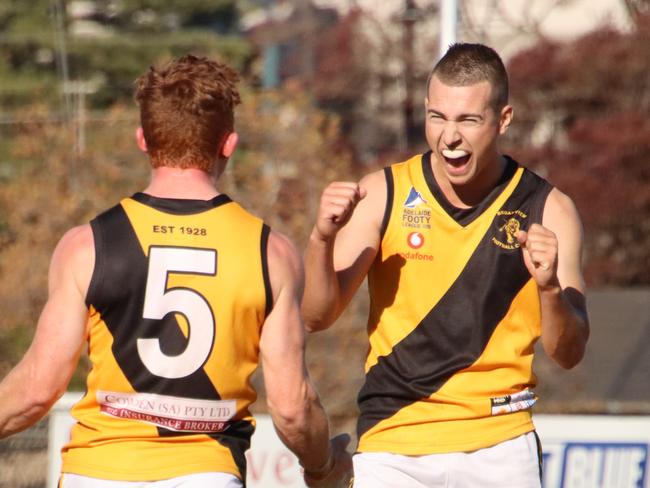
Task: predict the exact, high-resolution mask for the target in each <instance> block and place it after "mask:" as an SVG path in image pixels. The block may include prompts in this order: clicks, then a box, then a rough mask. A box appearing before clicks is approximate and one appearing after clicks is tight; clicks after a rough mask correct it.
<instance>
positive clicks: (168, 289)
mask: <svg viewBox="0 0 650 488" xmlns="http://www.w3.org/2000/svg"><path fill="white" fill-rule="evenodd" d="M91 227H92V231H93V236H94V241H95V268H94V271H93V276H92V279H91V283H90V286H89V290H88V294H87V298H86V302H87V305H88V309H89V320H88V354H89V359H90V362H91V370H90V373H89V374H88V378H87V392H86V394H85V396H84V397H83V399H82V400H81V401H80V402H79V403H78V404H77V405H75V406H74V408H73V409H72V414H73V416H74V418H75V419H76V424H75V425H74V426H73V428H72V433H71V439H70V442H69V443H68V444H67V445H66V446H65V447H64V448H63V467H62V470H63V472H68V473H76V474H80V475H84V476H91V477H97V478H105V479H114V480H127V481H128V480H158V479H166V478H171V477H176V476H182V475H186V474H190V473H196V472H206V471H216V472H225V473H232V474H234V475H235V476H238V477H240V478H242V479H245V464H246V463H245V458H244V452H245V450H246V449H247V448H248V447H249V444H250V437H251V435H252V432H253V429H254V421H253V418H252V416H251V414H250V412H249V410H248V408H249V405H250V404H251V403H252V402H253V401H255V398H256V394H255V391H254V389H253V388H252V386H251V385H250V381H249V380H250V376H251V374H252V373H253V371H254V370H255V368H256V367H257V364H258V353H259V337H260V330H261V326H262V324H263V322H264V319H265V317H266V315H267V313H268V312H269V310H270V308H271V306H272V294H271V288H270V284H269V279H268V268H267V263H266V245H267V240H268V234H269V228H268V227H267V226H266V225H264V224H263V222H262V221H261V220H260V219H258V218H256V217H254V216H252V215H251V214H249V213H248V212H246V211H245V210H244V209H242V208H241V207H240V206H239V205H238V204H237V203H235V202H233V201H231V200H230V199H229V198H228V197H227V196H226V195H219V196H217V197H215V198H214V199H212V200H209V201H203V200H180V199H162V198H156V197H152V196H150V195H146V194H143V193H136V194H135V195H133V196H132V197H131V198H126V199H124V200H122V201H121V202H120V203H119V204H118V205H116V206H115V207H113V208H111V209H110V210H108V211H106V212H104V213H103V214H101V215H99V216H98V217H97V218H95V219H94V220H93V221H92V222H91Z"/></svg>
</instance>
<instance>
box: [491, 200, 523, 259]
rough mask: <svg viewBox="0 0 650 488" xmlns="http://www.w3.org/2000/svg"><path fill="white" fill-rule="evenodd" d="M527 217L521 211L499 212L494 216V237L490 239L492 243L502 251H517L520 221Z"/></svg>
mask: <svg viewBox="0 0 650 488" xmlns="http://www.w3.org/2000/svg"><path fill="white" fill-rule="evenodd" d="M527 218H528V215H527V214H525V213H524V212H522V211H521V210H500V211H499V212H497V215H496V218H495V220H496V224H497V225H496V227H497V230H496V234H497V235H496V236H493V237H492V243H493V244H494V245H495V246H498V247H500V248H502V249H508V250H513V249H519V241H517V232H519V230H520V229H521V228H522V221H523V220H525V219H527Z"/></svg>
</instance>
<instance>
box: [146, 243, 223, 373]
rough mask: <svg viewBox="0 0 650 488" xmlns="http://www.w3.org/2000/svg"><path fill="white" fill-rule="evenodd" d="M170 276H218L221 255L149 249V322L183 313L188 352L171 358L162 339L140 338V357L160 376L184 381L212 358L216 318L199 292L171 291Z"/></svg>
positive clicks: (164, 248)
mask: <svg viewBox="0 0 650 488" xmlns="http://www.w3.org/2000/svg"><path fill="white" fill-rule="evenodd" d="M169 273H181V274H199V275H215V274H216V273H217V252H216V251H215V250H213V249H192V248H183V247H156V246H152V247H151V248H150V249H149V272H148V275H147V289H146V291H145V296H144V310H143V312H142V316H143V317H144V318H145V319H162V318H163V317H164V316H165V315H167V314H168V313H172V312H176V313H180V314H183V315H184V316H185V318H186V319H187V324H188V329H189V331H188V338H187V346H186V347H185V350H184V351H183V352H182V353H181V354H179V355H177V356H168V355H166V354H165V353H163V352H162V351H161V349H160V340H159V339H138V341H137V346H138V354H139V355H140V359H141V360H142V362H143V363H144V365H145V366H146V367H147V369H149V371H151V372H152V373H153V374H155V375H156V376H161V377H163V378H183V377H185V376H189V375H190V374H192V373H194V372H195V371H196V370H198V369H199V368H200V367H201V366H203V364H204V363H205V361H206V360H207V359H208V356H209V355H210V351H211V350H212V345H213V343H214V335H215V328H214V316H213V315H212V309H211V308H210V306H209V305H208V302H207V301H206V299H205V298H204V297H203V295H201V294H199V293H198V292H196V291H195V290H192V289H189V288H173V289H171V290H167V277H168V275H169Z"/></svg>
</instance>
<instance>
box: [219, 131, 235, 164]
mask: <svg viewBox="0 0 650 488" xmlns="http://www.w3.org/2000/svg"><path fill="white" fill-rule="evenodd" d="M238 142H239V134H237V133H236V132H230V133H229V134H228V135H227V136H226V138H225V139H224V141H223V144H222V145H221V156H223V157H224V158H226V159H228V158H230V156H232V154H233V153H234V152H235V149H236V148H237V143H238Z"/></svg>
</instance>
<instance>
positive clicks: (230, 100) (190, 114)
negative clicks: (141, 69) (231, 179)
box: [135, 54, 241, 172]
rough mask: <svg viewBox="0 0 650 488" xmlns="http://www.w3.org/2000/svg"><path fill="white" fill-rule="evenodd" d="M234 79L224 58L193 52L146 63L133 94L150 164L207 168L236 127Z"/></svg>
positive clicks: (209, 169) (231, 70) (237, 97)
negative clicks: (163, 62)
mask: <svg viewBox="0 0 650 488" xmlns="http://www.w3.org/2000/svg"><path fill="white" fill-rule="evenodd" d="M238 81H239V77H238V76H237V73H236V72H235V71H234V70H233V69H231V68H230V67H228V66H226V65H225V64H222V63H220V62H218V61H212V60H210V59H207V58H205V57H197V56H193V55H191V54H188V55H185V56H183V57H181V58H179V59H175V60H173V61H171V62H169V63H167V64H166V65H165V66H164V67H162V68H161V69H157V68H155V67H153V66H152V67H151V68H149V71H147V72H146V73H145V74H144V75H142V76H141V77H140V78H139V79H138V81H137V82H136V90H135V99H136V101H137V102H138V104H139V106H140V123H141V124H142V130H143V133H144V138H145V141H146V143H147V152H148V153H149V157H150V159H151V165H152V166H153V167H154V168H157V167H159V166H171V167H176V168H183V169H186V168H198V169H202V170H204V171H208V172H209V171H211V170H212V167H213V165H214V162H215V161H216V159H217V157H218V153H219V151H220V149H221V144H222V142H223V140H224V138H225V137H226V136H227V135H228V134H229V133H231V132H232V131H233V130H234V121H235V117H234V109H235V106H236V105H237V104H239V103H240V102H241V99H240V97H239V92H238V91H237V88H236V85H237V82H238Z"/></svg>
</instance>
